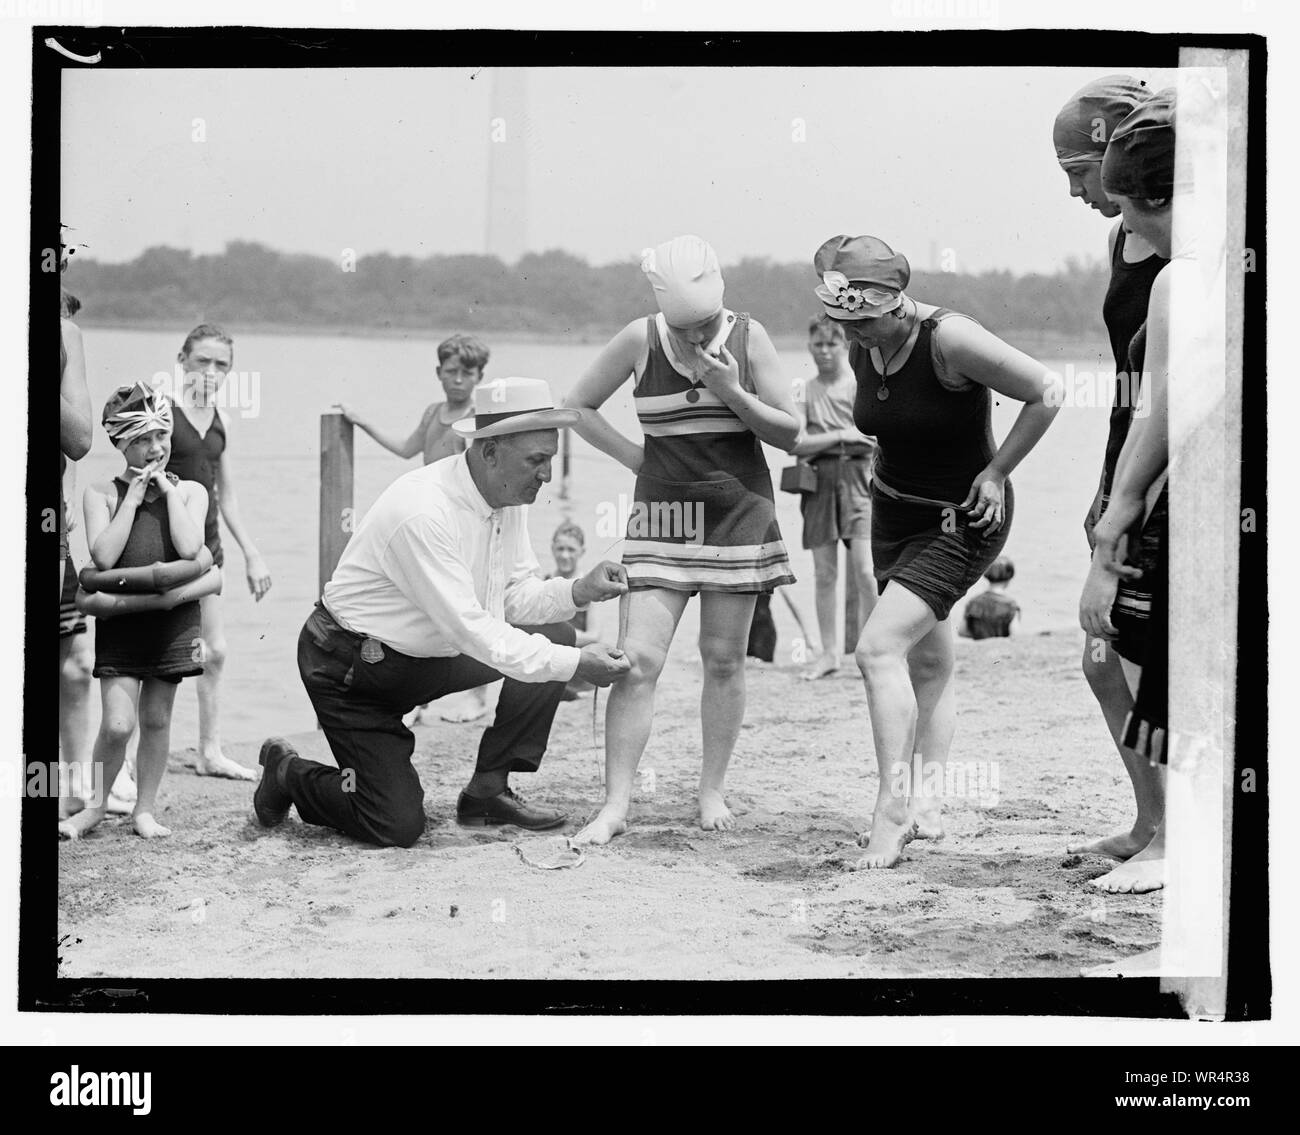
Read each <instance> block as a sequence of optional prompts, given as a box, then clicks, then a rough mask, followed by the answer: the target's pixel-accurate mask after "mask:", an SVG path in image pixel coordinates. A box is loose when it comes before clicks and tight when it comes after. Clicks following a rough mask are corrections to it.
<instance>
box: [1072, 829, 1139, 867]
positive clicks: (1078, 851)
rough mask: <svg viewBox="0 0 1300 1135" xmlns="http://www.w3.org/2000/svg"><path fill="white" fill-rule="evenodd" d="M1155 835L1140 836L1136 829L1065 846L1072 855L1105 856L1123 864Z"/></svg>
mask: <svg viewBox="0 0 1300 1135" xmlns="http://www.w3.org/2000/svg"><path fill="white" fill-rule="evenodd" d="M1154 834H1155V833H1154V832H1152V831H1147V832H1145V833H1142V834H1139V833H1138V831H1137V829H1136V828H1135V829H1133V830H1131V831H1126V832H1116V833H1115V834H1114V835H1108V836H1103V837H1102V838H1101V839H1094V840H1089V841H1088V842H1087V843H1068V844H1066V845H1065V850H1066V851H1068V852H1069V853H1070V854H1071V855H1105V856H1108V857H1109V858H1111V859H1118V860H1119V861H1120V862H1123V861H1124V860H1125V859H1132V858H1133V856H1135V855H1136V854H1137V853H1138V852H1139V851H1141V850H1142V849H1143V848H1144V847H1146V845H1147V844H1149V843H1150V842H1151V837H1152V836H1153V835H1154Z"/></svg>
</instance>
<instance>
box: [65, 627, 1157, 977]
mask: <svg viewBox="0 0 1300 1135" xmlns="http://www.w3.org/2000/svg"><path fill="white" fill-rule="evenodd" d="M1078 641H1079V640H1078V636H1077V635H1076V634H1072V633H1065V632H1051V633H1044V634H1039V635H1033V636H1030V637H1021V638H1012V639H1001V640H987V641H984V642H978V643H976V642H969V641H965V640H961V641H960V642H959V647H958V672H957V681H958V705H959V719H958V729H957V736H956V740H955V743H954V746H953V752H952V760H953V761H955V762H963V763H965V764H966V766H967V767H974V763H975V762H983V764H982V765H980V767H981V768H982V769H983V770H984V772H983V775H982V779H981V793H982V795H977V794H974V793H970V792H968V793H967V794H966V795H964V796H959V797H952V798H949V799H948V800H946V802H945V811H946V822H947V828H948V835H947V838H946V839H945V840H943V841H942V842H938V843H933V842H928V841H926V842H915V843H913V844H911V845H910V847H909V848H908V849H907V851H906V853H905V856H904V858H903V860H902V862H901V863H900V864H899V865H898V867H897V868H896V869H894V870H891V871H871V872H866V871H854V870H852V867H853V864H854V863H855V861H856V860H857V858H858V849H857V848H856V847H855V846H854V842H853V841H854V836H855V834H856V833H857V832H858V831H860V830H861V828H862V827H863V825H864V824H865V823H866V821H867V819H868V818H869V814H870V806H871V802H872V800H873V798H874V792H875V786H876V774H875V772H874V768H873V767H872V766H873V765H874V761H873V759H872V757H871V746H870V732H869V724H868V719H867V714H866V701H865V697H864V695H863V692H862V687H861V682H860V680H859V678H858V675H857V673H856V670H855V669H854V668H853V666H852V660H851V659H846V660H845V667H844V668H843V669H842V670H841V671H840V674H839V675H838V676H836V677H834V678H831V679H827V680H825V681H821V682H815V683H805V682H800V681H798V680H797V674H798V667H796V666H793V665H790V666H773V667H768V668H760V667H755V668H752V669H751V670H750V671H749V709H748V714H747V720H746V723H745V728H744V731H743V733H742V736H741V739H740V742H739V744H738V746H737V750H736V754H735V758H734V760H733V762H732V769H731V774H730V778H729V785H730V792H729V799H730V802H731V805H732V807H733V809H735V810H736V811H738V812H739V813H740V821H741V822H740V825H739V827H738V828H737V829H736V830H735V831H733V832H728V833H725V834H716V833H705V832H702V831H701V830H700V829H699V828H698V827H697V826H696V824H695V817H694V791H693V790H694V787H695V782H696V778H697V776H698V772H699V755H698V753H699V682H700V667H699V661H698V656H697V655H695V653H694V641H693V636H686V635H679V637H678V640H677V642H675V643H674V646H673V651H672V654H671V656H670V662H669V665H668V667H667V669H666V671H665V676H664V679H663V681H662V683H661V685H660V688H659V697H658V701H657V705H656V718H655V722H656V724H655V732H654V735H653V736H652V738H651V742H650V746H649V748H648V750H647V752H646V756H645V759H644V760H643V762H642V766H641V768H642V775H641V779H640V783H639V785H638V790H637V794H636V799H635V804H634V808H635V812H634V817H633V820H634V824H633V827H632V828H631V830H630V831H629V833H628V834H627V835H626V836H624V837H622V838H620V839H618V840H617V841H615V843H614V844H612V845H611V846H609V847H607V848H599V849H593V850H591V851H589V852H588V854H587V856H586V860H585V862H584V863H582V864H581V865H580V866H578V867H576V868H572V869H566V870H553V871H546V870H538V869H536V868H534V867H530V866H528V865H527V864H526V863H525V862H524V860H523V859H522V858H521V857H520V855H519V853H518V850H517V848H516V845H518V844H523V845H525V847H532V846H534V844H535V843H536V844H540V843H541V842H542V841H544V840H545V839H546V838H547V837H545V836H541V835H532V834H528V833H524V832H521V831H519V830H518V829H514V828H508V829H499V830H488V831H484V830H470V829H462V828H459V827H457V826H456V824H455V822H454V809H455V801H456V794H457V792H458V790H459V789H460V787H461V786H462V784H463V782H464V781H465V779H466V777H467V776H468V773H469V771H470V768H471V766H472V763H473V755H474V751H475V748H476V746H477V740H478V734H479V731H480V729H481V723H480V724H473V723H471V724H464V725H450V724H438V725H436V726H417V727H416V730H415V733H416V738H417V744H416V751H415V758H414V760H415V765H416V768H417V770H418V771H419V773H420V777H421V779H422V781H423V783H424V787H425V793H426V797H425V810H426V813H427V814H428V820H429V823H428V828H427V830H426V833H425V835H424V837H423V838H422V839H421V840H420V842H419V843H418V844H417V845H416V846H415V847H414V848H412V849H410V850H402V849H384V850H380V849H374V848H370V847H365V846H362V845H360V844H357V843H354V842H353V841H351V840H349V839H347V838H345V837H343V836H341V835H339V834H337V833H334V832H332V831H329V830H326V829H323V828H317V827H310V826H308V825H305V824H303V823H301V822H300V821H299V820H298V818H297V815H296V813H294V814H291V816H290V819H289V820H288V821H287V822H286V823H285V824H284V825H283V826H282V827H280V828H278V829H274V830H266V829H263V828H260V827H259V826H257V824H256V823H255V821H254V820H253V816H252V810H251V795H252V792H251V786H250V785H248V784H239V783H232V782H228V781H215V780H210V779H206V778H202V777H199V776H196V775H195V774H194V773H193V772H192V771H190V770H189V769H188V768H187V767H186V764H185V761H186V759H187V755H188V754H187V753H186V752H184V751H180V752H176V753H174V754H173V757H172V761H171V765H170V768H169V771H168V774H167V777H166V779H165V780H164V782H163V788H162V794H161V798H160V800H161V810H160V812H159V819H160V820H161V821H162V822H163V823H165V824H167V825H169V826H170V827H171V828H172V829H173V832H174V834H173V835H172V836H171V838H169V839H166V840H162V841H152V842H147V841H144V840H141V839H138V838H136V837H134V836H133V835H132V834H131V830H130V825H129V820H127V819H122V818H117V817H113V818H110V819H109V820H108V821H106V822H105V823H104V824H103V825H102V826H101V827H100V828H99V829H98V830H97V831H96V832H94V833H92V834H91V835H90V836H89V837H87V838H85V839H83V840H81V841H79V842H76V843H71V844H66V843H65V844H61V845H60V849H59V934H60V938H61V939H62V944H61V947H60V955H61V958H62V961H61V966H60V974H61V975H62V976H65V977H114V978H116V977H137V978H145V977H186V978H190V977H236V976H238V977H362V976H364V977H414V978H442V977H455V978H489V977H493V978H501V977H507V978H590V979H605V978H621V979H636V978H649V979H654V978H702V979H708V978H711V979H739V978H749V979H755V978H773V979H785V978H845V977H871V978H880V977H906V978H915V977H986V976H997V977H1074V976H1077V975H1078V974H1079V971H1080V969H1081V968H1082V967H1085V966H1089V965H1095V964H1100V963H1103V962H1107V961H1111V960H1114V959H1116V958H1118V957H1125V956H1128V955H1130V954H1134V953H1137V952H1139V951H1142V950H1145V949H1149V948H1151V947H1152V946H1154V945H1156V944H1157V943H1158V940H1159V934H1160V905H1161V899H1160V896H1159V894H1158V893H1156V894H1152V895H1142V896H1114V897H1106V898H1103V897H1102V896H1101V895H1100V894H1098V893H1096V892H1095V891H1093V889H1092V888H1089V887H1087V886H1086V883H1087V880H1089V879H1091V878H1094V877H1096V876H1098V875H1101V874H1103V873H1104V872H1105V871H1106V870H1107V869H1108V867H1109V861H1108V860H1105V859H1103V858H1101V857H1093V856H1084V857H1079V856H1072V855H1069V854H1067V852H1066V844H1067V843H1068V842H1070V841H1071V840H1073V839H1074V838H1076V837H1078V836H1082V835H1085V834H1087V835H1100V834H1103V833H1105V832H1109V831H1111V830H1114V829H1115V828H1117V827H1119V826H1120V825H1121V824H1124V823H1127V822H1128V821H1129V820H1130V819H1131V808H1132V799H1131V796H1130V793H1129V788H1128V782H1127V778H1126V777H1125V775H1124V772H1123V769H1122V768H1121V765H1120V763H1119V760H1118V758H1117V757H1116V756H1115V754H1114V752H1113V749H1112V748H1111V746H1110V742H1109V739H1108V738H1107V736H1106V734H1105V730H1104V726H1103V724H1102V721H1101V718H1100V715H1099V714H1098V713H1097V711H1096V708H1095V705H1094V703H1093V701H1092V697H1091V694H1090V693H1089V691H1088V689H1087V686H1086V684H1085V682H1084V680H1083V678H1082V676H1081V675H1080V673H1079V667H1078ZM285 680H286V681H289V680H292V681H294V682H296V681H297V678H296V675H295V676H292V678H290V676H288V675H286V676H285ZM604 709H605V695H604V693H602V695H601V701H600V706H599V711H600V716H601V718H602V728H601V730H600V733H601V736H602V737H603V716H604ZM294 740H295V743H296V744H297V745H298V747H299V749H300V751H301V752H302V753H303V755H305V756H309V757H312V758H314V759H318V760H326V761H328V760H329V759H330V758H329V756H328V750H327V747H326V745H325V742H324V739H323V736H322V735H321V734H319V733H313V734H303V735H300V736H297V737H296V738H295V739H294ZM229 751H230V753H231V755H233V756H235V757H236V758H237V759H240V760H242V761H244V762H245V763H247V764H255V763H256V758H257V746H256V745H255V744H244V745H240V746H232V747H231V748H230V749H229ZM600 760H601V756H600V753H599V751H598V750H597V749H596V748H594V747H593V744H592V718H591V700H590V696H589V695H588V697H586V698H584V699H583V700H580V701H578V702H574V703H567V704H562V705H561V707H560V711H559V714H558V716H557V718H556V724H555V728H554V730H553V732H552V737H551V748H550V751H549V753H548V755H547V758H546V760H545V762H544V763H543V765H542V770H541V772H540V773H539V774H538V775H536V776H533V777H520V776H516V777H515V778H514V782H515V784H516V787H518V788H519V789H520V791H521V792H523V793H524V794H525V795H526V796H532V797H535V798H536V799H538V800H541V801H545V802H547V803H549V804H553V805H557V806H563V807H565V808H566V809H568V810H569V812H570V814H571V822H570V823H569V824H568V825H567V826H566V828H565V829H564V830H565V833H567V834H572V833H573V832H575V831H576V830H577V829H578V827H579V826H580V824H581V822H582V820H583V819H584V818H585V817H586V816H587V815H589V814H591V812H593V811H594V809H595V808H596V806H597V804H598V802H599V800H600V782H599V763H600ZM993 788H995V789H996V801H994V799H993V796H992V794H991V793H990V789H993ZM53 834H54V833H53V832H51V838H53Z"/></svg>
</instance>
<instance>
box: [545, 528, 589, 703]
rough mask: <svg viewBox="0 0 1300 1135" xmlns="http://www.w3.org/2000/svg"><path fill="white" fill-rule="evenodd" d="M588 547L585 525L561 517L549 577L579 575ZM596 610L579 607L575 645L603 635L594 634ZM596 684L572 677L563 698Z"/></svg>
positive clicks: (574, 622) (573, 624) (572, 623)
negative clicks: (593, 616) (592, 624)
mask: <svg viewBox="0 0 1300 1135" xmlns="http://www.w3.org/2000/svg"><path fill="white" fill-rule="evenodd" d="M586 548H587V534H586V533H585V532H583V530H582V528H581V527H580V526H579V525H577V524H574V523H573V521H572V520H565V521H562V522H561V523H560V525H559V527H558V528H556V529H555V533H554V535H552V536H551V556H552V558H553V559H554V560H555V570H554V571H553V572H551V573H550V574H549V575H548V576H547V577H546V578H547V579H577V578H578V564H579V562H580V561H581V559H582V553H583V552H584V551H586ZM593 613H594V612H593V611H592V609H591V608H585V609H583V610H581V611H578V612H577V614H575V615H574V616H573V618H571V619H570V620H569V625H570V626H571V627H573V633H574V635H575V636H576V639H575V641H574V644H573V645H574V646H576V647H578V649H579V650H581V649H582V647H584V646H587V645H589V644H590V643H593V642H599V641H600V638H599V637H598V636H597V635H595V634H593V633H592V630H591V618H590V616H591V615H592V614H593ZM595 688H596V687H595V686H593V685H592V684H591V683H590V682H585V681H583V680H582V679H581V678H570V679H569V681H568V682H567V683H566V684H565V687H564V697H563V699H562V700H563V701H575V700H576V699H577V698H579V697H581V696H582V695H583V694H585V693H586V692H587V691H588V690H594V689H595Z"/></svg>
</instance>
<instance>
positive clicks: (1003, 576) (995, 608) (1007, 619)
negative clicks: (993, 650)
mask: <svg viewBox="0 0 1300 1135" xmlns="http://www.w3.org/2000/svg"><path fill="white" fill-rule="evenodd" d="M1015 574H1016V565H1015V564H1013V563H1012V562H1011V561H1010V560H1009V559H1007V557H1006V556H998V558H997V559H996V560H994V561H993V562H992V563H991V564H989V569H988V571H986V572H985V573H984V578H985V579H987V580H988V582H989V587H988V590H987V591H983V592H981V593H980V594H979V595H976V596H975V598H974V599H972V600H971V601H970V602H969V603H967V604H966V617H965V619H964V620H963V622H962V626H961V631H960V633H961V635H962V637H963V638H1010V637H1011V624H1012V623H1013V622H1014V621H1015V620H1016V618H1017V617H1018V616H1019V614H1020V604H1019V603H1017V602H1016V601H1015V600H1014V599H1012V598H1011V596H1010V595H1008V594H1007V584H1008V583H1010V582H1011V580H1012V579H1013V578H1014V577H1015Z"/></svg>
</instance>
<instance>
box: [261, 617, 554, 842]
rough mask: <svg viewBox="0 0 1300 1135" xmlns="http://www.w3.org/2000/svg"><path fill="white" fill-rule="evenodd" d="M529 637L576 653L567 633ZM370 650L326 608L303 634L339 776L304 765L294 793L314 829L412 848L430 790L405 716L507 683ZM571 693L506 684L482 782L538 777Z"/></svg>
mask: <svg viewBox="0 0 1300 1135" xmlns="http://www.w3.org/2000/svg"><path fill="white" fill-rule="evenodd" d="M520 630H523V631H527V632H529V633H537V634H544V635H545V636H546V637H547V638H549V639H550V640H551V641H552V642H557V643H563V644H564V645H566V646H572V645H573V642H574V631H573V628H572V627H571V626H569V625H568V624H567V623H555V624H551V625H549V626H543V627H521V628H520ZM364 641H365V640H364V639H363V638H362V637H361V636H360V635H355V634H353V633H352V632H351V631H347V630H344V629H343V628H342V627H340V626H339V625H338V623H336V622H335V621H334V619H333V618H332V617H331V616H330V614H329V612H328V611H326V610H325V608H324V607H322V606H321V605H320V604H319V603H318V604H317V605H316V609H315V610H314V611H313V612H312V613H311V615H310V616H309V617H308V619H307V622H306V623H305V624H304V625H303V628H302V633H301V634H299V636H298V673H299V674H300V675H301V677H302V683H303V685H304V686H305V687H306V688H307V696H308V697H309V698H311V704H312V706H313V708H314V709H315V710H316V719H317V720H318V721H319V722H320V726H321V728H322V729H323V730H324V731H325V739H326V740H327V741H328V742H329V746H330V751H331V752H332V753H333V754H334V759H335V761H337V762H338V768H330V767H329V766H328V765H322V764H319V763H318V762H316V761H310V760H307V759H306V758H304V757H295V758H293V759H291V760H290V761H288V762H287V764H286V766H285V789H286V791H287V792H288V793H289V795H290V796H291V797H292V798H293V802H294V804H295V805H296V806H297V808H298V815H300V816H301V817H302V818H303V819H304V820H305V821H306V822H307V823H309V824H321V825H323V826H326V827H331V828H337V829H338V830H339V831H341V832H344V833H346V834H347V835H350V836H352V837H353V838H355V839H359V840H364V841H366V842H367V843H377V844H380V845H382V846H385V847H390V846H397V847H410V846H411V845H412V844H413V843H415V841H416V840H418V839H419V838H420V835H421V834H422V833H423V831H424V789H423V787H422V786H421V784H420V778H419V776H417V775H416V772H415V769H414V768H413V767H412V765H411V754H412V752H414V750H415V736H414V734H412V732H411V731H410V730H409V729H408V728H407V727H406V726H405V725H403V724H402V718H403V716H405V715H406V714H407V713H409V712H410V711H411V710H412V709H414V708H415V707H416V706H417V705H423V704H425V703H426V702H430V701H434V700H435V699H437V698H440V697H443V696H444V695H446V694H452V693H456V692H458V691H460V690H472V689H474V688H475V687H476V686H482V685H486V684H487V683H488V682H495V681H498V680H500V679H501V677H502V675H501V674H500V673H498V672H497V671H496V670H493V669H492V667H490V666H487V665H485V664H484V663H482V662H479V661H477V660H476V659H473V658H470V657H468V656H467V655H463V654H461V655H456V656H455V657H452V658H412V657H411V656H409V655H406V654H401V653H399V652H398V651H396V650H393V649H392V648H390V647H387V646H385V647H383V648H382V649H383V658H382V659H380V660H379V661H375V662H367V661H366V660H365V658H364V657H363V655H362V649H361V647H362V643H363V642H364ZM375 645H378V644H375ZM563 692H564V683H563V682H519V681H516V680H514V679H513V678H506V680H505V684H504V685H503V686H502V688H501V696H500V699H499V700H498V702H497V711H496V719H495V720H494V721H493V723H492V724H491V725H490V726H488V728H487V729H485V730H484V731H483V738H482V740H481V741H480V743H479V749H478V765H477V767H476V772H477V773H479V774H488V775H489V776H496V777H498V778H499V780H500V783H501V785H502V787H504V786H505V780H506V775H507V774H508V773H511V772H534V771H536V769H537V766H538V765H540V764H541V761H542V755H543V754H544V753H545V752H546V743H547V740H548V739H549V737H550V733H551V723H552V721H553V720H554V719H555V710H556V707H557V706H558V705H559V703H560V695H561V694H562V693H563Z"/></svg>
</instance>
